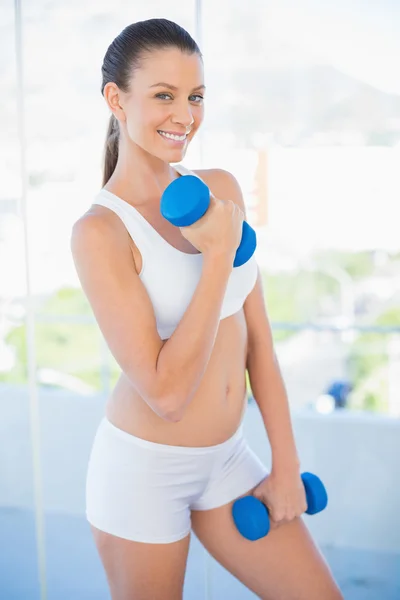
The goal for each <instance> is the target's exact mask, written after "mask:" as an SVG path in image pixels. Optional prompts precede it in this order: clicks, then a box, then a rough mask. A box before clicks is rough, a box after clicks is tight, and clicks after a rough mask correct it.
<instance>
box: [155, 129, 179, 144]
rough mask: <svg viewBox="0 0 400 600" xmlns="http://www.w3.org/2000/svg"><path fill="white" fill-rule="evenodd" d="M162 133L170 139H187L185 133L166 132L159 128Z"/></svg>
mask: <svg viewBox="0 0 400 600" xmlns="http://www.w3.org/2000/svg"><path fill="white" fill-rule="evenodd" d="M158 133H159V134H160V135H163V136H164V137H166V138H168V139H169V140H176V141H177V142H183V140H185V139H186V134H183V135H173V134H172V133H166V132H165V131H160V130H158Z"/></svg>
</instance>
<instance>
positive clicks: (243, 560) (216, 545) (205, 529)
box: [192, 502, 343, 600]
mask: <svg viewBox="0 0 400 600" xmlns="http://www.w3.org/2000/svg"><path fill="white" fill-rule="evenodd" d="M232 504H233V503H232V502H230V503H229V504H226V505H224V506H221V507H219V508H214V509H211V510H204V511H192V527H193V531H194V532H195V534H196V535H197V537H198V538H199V540H200V541H201V543H202V544H203V545H204V547H205V548H206V549H207V550H208V552H209V553H210V554H211V555H212V556H213V557H214V558H215V559H216V560H217V561H218V562H219V563H220V564H221V565H222V566H223V567H225V568H226V569H227V570H228V571H229V572H230V573H232V575H234V576H235V577H237V579H239V580H240V581H241V582H242V583H243V584H244V585H245V586H247V587H248V588H249V589H250V590H252V591H253V592H254V593H255V594H257V595H258V596H259V597H260V598H262V599H263V600H322V599H323V600H343V596H342V594H341V593H340V590H339V588H338V586H337V584H336V583H335V581H334V579H333V576H332V573H331V571H330V569H329V566H328V564H327V562H326V561H325V559H324V557H323V556H322V554H321V552H320V551H319V549H318V547H317V546H316V544H315V543H314V541H313V539H312V537H311V535H310V533H309V531H308V529H307V527H306V525H305V523H304V522H303V520H302V519H301V518H297V519H295V520H293V521H290V522H288V523H286V524H281V525H279V526H276V525H275V526H274V525H272V526H271V530H270V532H269V534H268V535H267V536H265V537H264V538H261V539H260V540H257V541H249V540H247V539H245V538H244V537H243V536H241V535H240V533H239V532H238V531H237V529H236V527H235V524H234V522H233V518H232Z"/></svg>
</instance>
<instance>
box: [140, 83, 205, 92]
mask: <svg viewBox="0 0 400 600" xmlns="http://www.w3.org/2000/svg"><path fill="white" fill-rule="evenodd" d="M149 87H151V88H153V87H166V88H169V89H170V90H173V91H174V92H176V91H177V89H178V88H177V87H176V86H175V85H172V84H171V83H165V81H160V82H159V83H153V85H151V86H149ZM201 89H203V90H205V89H206V86H205V85H203V84H202V85H198V86H196V87H195V88H193V90H192V92H194V91H196V90H201Z"/></svg>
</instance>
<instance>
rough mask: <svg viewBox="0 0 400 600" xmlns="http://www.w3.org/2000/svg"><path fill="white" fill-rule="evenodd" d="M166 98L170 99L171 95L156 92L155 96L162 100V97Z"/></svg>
mask: <svg viewBox="0 0 400 600" xmlns="http://www.w3.org/2000/svg"><path fill="white" fill-rule="evenodd" d="M165 97H166V98H167V99H168V100H171V98H172V96H171V95H170V94H157V95H156V98H161V99H162V100H164V98H165Z"/></svg>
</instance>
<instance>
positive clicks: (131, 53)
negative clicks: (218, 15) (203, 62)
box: [101, 19, 202, 186]
mask: <svg viewBox="0 0 400 600" xmlns="http://www.w3.org/2000/svg"><path fill="white" fill-rule="evenodd" d="M165 48H178V49H179V50H182V52H186V53H188V54H194V53H197V54H199V56H202V55H201V52H200V49H199V47H198V45H197V44H196V42H195V41H194V39H193V38H192V37H191V36H190V34H189V33H188V32H187V31H186V30H185V29H183V27H181V26H180V25H177V24H176V23H174V22H173V21H168V20H167V19H147V20H146V21H138V22H136V23H132V25H128V26H127V27H125V29H123V31H121V33H120V34H119V35H118V36H117V37H116V38H115V40H114V41H113V42H112V43H111V44H110V46H109V47H108V49H107V52H106V54H105V56H104V59H103V65H102V67H101V72H102V76H103V81H102V84H101V93H102V94H103V95H104V87H105V86H106V84H107V83H109V82H113V83H115V84H116V85H117V86H118V87H119V88H120V89H121V90H122V91H123V92H126V93H127V92H128V91H129V85H130V81H131V78H132V75H133V72H134V71H135V69H138V68H140V65H141V59H142V58H143V57H144V56H145V55H146V54H148V53H149V52H151V51H152V50H161V49H165ZM118 146H119V123H118V120H117V119H116V117H115V116H114V115H113V114H111V116H110V121H109V124H108V128H107V135H106V141H105V147H104V163H103V184H102V185H103V186H104V185H105V184H106V183H107V181H108V180H109V179H110V177H111V175H112V174H113V172H114V169H115V166H116V164H117V160H118Z"/></svg>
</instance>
